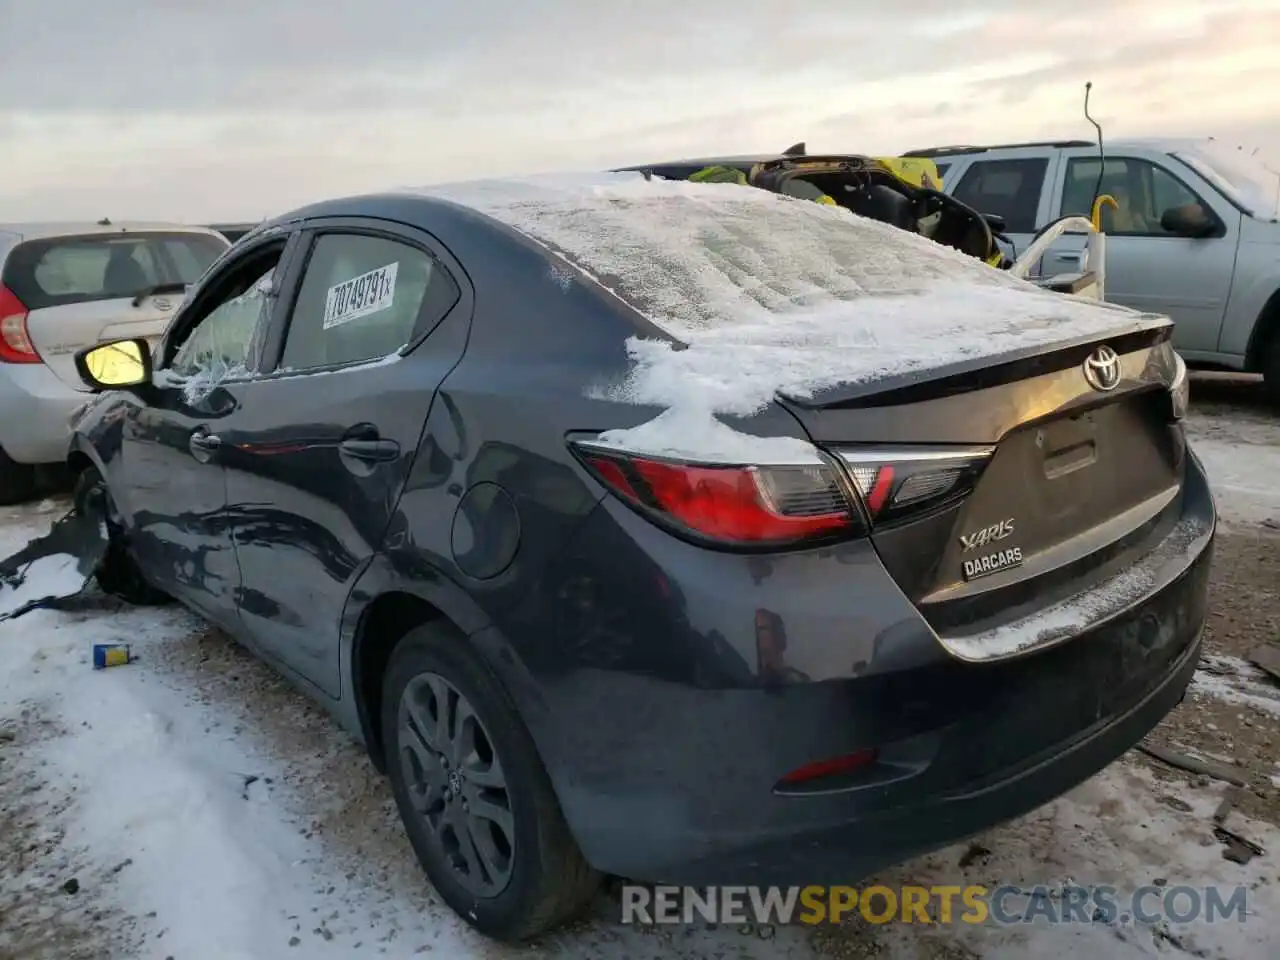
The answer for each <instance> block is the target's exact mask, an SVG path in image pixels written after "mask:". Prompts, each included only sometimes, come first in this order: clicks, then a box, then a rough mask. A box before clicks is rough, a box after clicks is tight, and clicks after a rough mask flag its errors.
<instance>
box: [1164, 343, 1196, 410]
mask: <svg viewBox="0 0 1280 960" xmlns="http://www.w3.org/2000/svg"><path fill="white" fill-rule="evenodd" d="M1169 403H1170V406H1171V407H1172V410H1173V419H1175V420H1181V419H1182V418H1183V417H1185V416H1186V415H1187V408H1188V407H1189V406H1190V405H1191V381H1190V380H1189V379H1188V377H1187V364H1186V361H1185V360H1183V359H1182V357H1181V356H1180V355H1179V354H1178V352H1177V351H1176V350H1175V351H1174V354H1173V379H1172V380H1171V381H1170V382H1169Z"/></svg>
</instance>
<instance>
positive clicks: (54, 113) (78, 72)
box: [0, 0, 1280, 219]
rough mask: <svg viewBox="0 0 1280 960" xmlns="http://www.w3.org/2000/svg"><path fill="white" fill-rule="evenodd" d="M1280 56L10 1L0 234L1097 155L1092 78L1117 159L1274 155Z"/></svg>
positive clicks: (1000, 35) (1046, 9) (399, 14)
mask: <svg viewBox="0 0 1280 960" xmlns="http://www.w3.org/2000/svg"><path fill="white" fill-rule="evenodd" d="M1277 38H1280V11H1277V10H1276V8H1275V3H1274V0H1215V3H1214V4H1212V5H1210V4H1205V3H1202V2H1198V0H1166V2H1155V0H1109V2H1103V0H1076V2H1074V3H1072V4H1067V5H1063V4H1061V3H1050V2H1048V0H1023V2H1022V3H1019V4H1009V3H1007V2H997V0H969V2H967V3H965V4H963V5H957V4H954V3H953V2H950V0H948V2H943V0H918V2H914V3H910V4H892V3H884V2H882V0H877V2H874V3H871V2H867V0H806V3H804V4H802V5H801V4H785V5H784V4H779V3H777V2H763V0H740V2H737V3H734V4H732V5H729V6H724V5H721V4H711V5H698V4H690V3H687V2H683V0H682V2H673V0H647V2H638V0H637V2H628V0H614V2H613V3H608V4H601V3H599V2H591V3H588V2H586V0H544V2H543V3H540V4H526V3H517V2H515V0H487V2H480V3H470V4H454V5H441V4H414V3H410V2H407V0H362V2H361V3H360V4H357V5H352V4H347V3H341V4H340V3H338V2H337V0H309V2H303V0H272V2H270V3H261V2H256V3H250V2H248V0H223V2H222V3H220V4H203V5H197V4H196V2H195V0H119V2H118V3H116V4H104V3H101V2H97V0H94V2H90V0H59V2H57V3H50V4H36V3H34V2H31V0H0V219H5V218H8V219H16V218H33V217H63V216H83V217H93V218H97V217H98V216H101V215H102V214H103V212H104V211H105V212H109V213H110V215H112V216H113V217H125V216H156V217H165V218H186V219H215V218H216V219H230V218H237V217H256V216H260V215H262V214H263V213H265V212H278V211H281V210H284V209H287V208H289V207H292V206H296V205H298V204H300V203H303V202H307V201H309V200H312V199H316V198H318V197H323V196H326V195H333V194H343V193H353V192H359V191H363V190H372V189H378V188H380V187H385V186H389V185H393V184H401V183H414V182H417V183H421V182H428V181H431V180H438V179H449V178H456V177H467V176H471V175H476V176H487V175H494V174H502V173H509V172H519V171H522V170H529V169H537V170H545V169H553V168H561V167H600V166H609V165H620V164H624V163H631V162H644V161H651V160H660V159H665V158H674V157H681V156H691V155H692V156H697V155H708V154H715V153H722V152H730V153H741V152H752V151H769V150H780V149H782V148H783V147H785V146H787V145H788V144H790V143H793V142H795V141H796V140H807V141H808V142H809V145H810V148H811V149H826V150H865V151H885V152H887V151H896V150H902V149H907V148H910V147H918V146H924V145H928V144H932V143H954V142H957V141H965V142H972V141H974V140H979V141H1001V140H1004V141H1008V140H1015V139H1020V138H1023V137H1063V136H1090V135H1091V134H1092V130H1091V128H1089V127H1087V125H1085V124H1084V121H1083V117H1082V116H1081V112H1080V101H1081V95H1082V93H1083V84H1084V81H1085V80H1087V79H1091V80H1093V81H1094V84H1095V87H1094V97H1095V104H1094V109H1095V112H1096V113H1097V114H1098V115H1099V116H1100V117H1101V118H1102V119H1103V121H1104V123H1105V124H1106V127H1107V130H1108V135H1109V136H1110V135H1114V136H1123V135H1127V134H1129V133H1142V134H1151V133H1170V134H1184V133H1215V132H1216V133H1218V134H1219V135H1220V136H1225V135H1226V134H1227V133H1228V132H1230V133H1231V134H1232V135H1238V136H1242V137H1246V138H1256V139H1255V140H1253V141H1251V142H1259V143H1263V144H1264V147H1265V148H1267V149H1270V150H1273V151H1274V154H1275V155H1276V156H1280V142H1276V139H1275V138H1276V131H1277V130H1280V124H1278V123H1277V120H1280V107H1277V106H1276V104H1275V103H1274V98H1273V97H1271V96H1270V95H1269V94H1267V95H1265V96H1264V93H1265V92H1267V91H1271V90H1274V89H1276V86H1277V81H1280V73H1278V71H1280V40H1277ZM1244 75H1247V76H1248V77H1249V82H1248V83H1241V82H1240V77H1241V76H1244ZM1268 135H1270V138H1271V139H1268Z"/></svg>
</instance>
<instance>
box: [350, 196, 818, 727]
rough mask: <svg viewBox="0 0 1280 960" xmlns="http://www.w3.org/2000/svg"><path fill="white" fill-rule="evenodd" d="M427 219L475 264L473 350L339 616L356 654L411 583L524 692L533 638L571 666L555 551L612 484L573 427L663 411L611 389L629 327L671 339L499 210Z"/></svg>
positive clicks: (623, 362) (631, 332) (790, 431)
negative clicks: (368, 620) (385, 608)
mask: <svg viewBox="0 0 1280 960" xmlns="http://www.w3.org/2000/svg"><path fill="white" fill-rule="evenodd" d="M422 226H423V227H424V228H425V229H430V230H431V232H432V233H433V234H435V235H436V236H437V237H438V238H439V239H440V240H441V242H442V243H444V244H445V245H446V246H447V247H448V248H449V249H450V251H451V252H452V253H453V254H454V256H455V257H456V258H457V260H458V261H459V262H460V263H461V264H462V265H463V267H464V268H465V269H466V271H467V272H468V275H469V276H470V279H471V281H472V285H473V287H474V290H475V307H474V313H473V317H472V321H471V327H470V330H469V332H468V342H467V347H466V352H465V354H464V355H463V358H462V360H461V361H460V362H459V363H458V364H457V366H456V367H455V368H454V369H453V370H452V372H451V373H450V374H449V375H448V376H447V377H446V378H445V380H444V382H443V384H442V385H441V387H440V390H439V392H438V394H437V396H436V401H435V403H434V404H433V405H432V407H431V411H430V414H429V417H428V421H427V424H426V426H425V429H424V430H423V434H422V438H421V441H420V445H419V449H418V451H417V454H416V456H415V458H414V463H413V468H412V471H411V474H410V477H409V480H408V482H407V484H406V486H405V490H404V492H403V494H402V495H401V498H400V501H399V503H398V504H397V506H396V509H395V512H394V515H393V517H392V520H391V524H390V527H389V532H388V535H387V538H386V541H385V543H384V546H383V550H382V551H381V553H380V555H379V556H378V557H377V558H376V559H375V561H374V563H373V565H372V566H371V567H370V568H369V570H368V571H367V572H366V574H365V575H364V576H363V577H362V578H361V580H360V582H359V583H358V584H357V586H356V588H355V590H354V591H353V594H352V596H351V599H350V601H349V603H348V608H347V610H346V611H345V613H344V617H343V621H344V622H343V643H344V651H343V659H344V663H348V664H349V663H352V659H351V658H352V657H353V656H354V655H355V640H356V635H357V632H358V626H359V623H360V618H361V615H362V613H363V611H364V609H365V608H366V607H367V605H368V604H369V603H370V602H371V601H372V600H373V599H375V598H376V597H377V596H378V595H379V594H380V593H382V592H385V591H391V590H396V591H406V592H410V593H412V594H414V595H416V596H418V597H420V598H422V599H424V600H426V601H427V602H429V603H431V604H433V605H434V606H436V607H437V608H438V609H439V610H441V611H442V612H443V613H444V614H445V615H446V616H448V617H449V618H450V619H451V620H452V621H453V622H454V623H455V624H456V625H457V626H459V627H460V628H461V629H462V630H463V631H464V632H465V633H467V634H470V635H473V636H476V637H477V638H478V641H477V642H481V641H482V647H483V650H484V652H485V654H486V655H487V657H488V659H489V661H490V663H491V664H492V665H493V666H494V667H495V669H496V670H497V671H498V672H499V674H500V675H502V676H503V678H504V680H505V681H506V683H507V686H508V689H509V690H511V691H512V692H513V695H515V696H516V697H517V699H518V700H523V699H524V697H525V696H526V694H527V695H529V696H532V695H533V694H532V686H531V685H530V684H529V683H528V682H527V678H528V672H527V671H528V667H527V661H528V660H529V659H530V658H532V660H533V661H535V662H541V663H543V664H545V663H547V662H548V657H547V651H546V650H538V649H536V648H538V647H539V646H540V645H542V644H543V643H548V644H551V645H553V646H556V645H557V644H564V645H565V647H561V648H559V649H558V650H557V653H556V654H555V655H552V656H551V657H550V661H553V662H555V663H556V664H557V669H561V668H568V667H569V664H570V663H571V662H572V653H571V651H568V650H567V646H568V645H569V644H570V643H571V640H572V638H568V637H564V638H562V637H557V636H555V630H554V624H555V609H556V605H557V602H558V600H559V599H560V596H561V593H562V583H561V580H560V578H561V577H562V576H563V574H562V572H561V571H560V570H559V568H558V566H557V563H556V561H557V558H559V557H560V556H561V555H562V553H563V552H564V551H565V550H566V548H567V547H568V546H569V545H570V544H571V543H572V542H573V540H574V538H575V536H576V535H577V533H578V532H579V530H580V528H581V526H582V524H583V521H584V520H585V519H586V518H587V517H588V516H590V515H591V513H592V511H593V510H595V509H596V507H597V505H598V504H599V503H600V500H601V499H602V498H603V497H604V496H605V490H604V488H603V487H601V486H600V485H599V484H598V483H597V482H596V481H595V480H594V479H592V478H591V477H590V476H589V475H588V474H587V473H586V472H585V471H584V470H583V469H582V468H581V466H580V465H579V464H578V462H577V461H576V459H575V458H574V457H573V455H572V454H571V453H570V451H569V447H568V444H567V440H568V436H569V434H570V433H572V432H576V431H586V432H592V431H599V430H606V429H611V428H619V427H623V428H625V427H628V426H633V425H636V424H639V423H641V422H644V421H645V420H648V419H650V418H652V417H654V416H656V415H657V414H658V413H659V412H660V410H659V409H657V408H654V407H648V406H641V405H636V404H632V403H629V402H626V401H625V400H622V399H614V398H613V397H612V395H611V391H612V390H613V389H615V388H617V387H619V386H620V385H621V384H622V383H623V382H624V381H625V379H626V376H627V373H628V371H629V370H630V367H631V358H630V356H629V353H628V349H627V339H628V338H629V337H633V336H649V337H654V338H662V337H663V336H664V335H663V334H662V333H661V332H660V331H659V330H657V329H656V328H653V327H651V326H650V325H648V324H647V323H646V322H645V321H644V320H643V319H642V318H640V317H639V316H638V315H636V314H634V313H633V312H632V311H631V309H630V308H629V307H627V306H626V305H625V304H623V303H622V302H621V301H619V300H618V299H617V298H615V297H613V296H612V295H610V294H608V293H607V292H605V291H604V290H603V289H602V288H600V287H599V286H598V285H596V284H595V283H594V282H593V281H591V280H590V279H588V278H587V277H586V276H585V275H583V274H581V273H580V272H578V271H577V270H576V269H574V268H572V267H571V266H569V265H568V264H567V263H565V262H564V261H562V260H560V259H559V258H558V257H556V256H555V255H553V254H550V253H549V252H548V251H547V250H545V249H544V248H542V247H540V246H538V245H536V244H535V243H533V242H532V241H530V240H528V239H526V238H523V237H521V236H520V235H519V234H516V233H514V232H513V231H509V230H507V229H506V228H504V227H500V226H498V225H496V224H494V223H493V222H492V221H489V220H487V219H485V218H482V217H479V216H478V215H475V214H470V213H462V212H460V213H458V214H457V215H456V216H454V217H451V218H450V219H449V222H447V223H442V224H431V225H428V224H425V223H424V224H422ZM433 336H434V335H433ZM757 420H758V422H757V421H753V428H754V429H756V430H764V431H768V432H775V433H778V434H780V435H788V436H796V437H804V433H803V431H802V430H801V428H800V426H799V424H798V423H797V422H796V421H795V419H794V418H793V417H791V415H790V414H788V413H786V412H785V411H782V410H781V409H774V410H771V411H770V412H768V413H766V414H765V415H764V416H763V417H762V418H757ZM513 545H514V546H513ZM562 657H563V659H562ZM351 674H352V671H347V677H348V678H350V676H351ZM347 682H348V684H349V683H350V680H349V679H348V681H347ZM348 690H350V687H348ZM523 705H524V706H525V707H526V708H528V707H530V706H533V705H532V704H530V703H528V702H527V701H526V702H525V703H524V704H523ZM526 715H528V712H527V710H526Z"/></svg>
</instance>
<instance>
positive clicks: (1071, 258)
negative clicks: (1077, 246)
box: [1053, 250, 1084, 266]
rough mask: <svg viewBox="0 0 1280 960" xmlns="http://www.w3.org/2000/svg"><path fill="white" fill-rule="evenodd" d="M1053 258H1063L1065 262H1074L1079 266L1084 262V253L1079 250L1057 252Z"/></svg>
mask: <svg viewBox="0 0 1280 960" xmlns="http://www.w3.org/2000/svg"><path fill="white" fill-rule="evenodd" d="M1053 259H1055V260H1061V261H1062V262H1063V263H1074V264H1075V265H1076V266H1079V265H1080V264H1081V263H1083V262H1084V254H1083V253H1081V252H1080V251H1079V250H1075V251H1070V252H1067V253H1055V254H1054V255H1053Z"/></svg>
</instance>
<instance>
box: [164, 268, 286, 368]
mask: <svg viewBox="0 0 1280 960" xmlns="http://www.w3.org/2000/svg"><path fill="white" fill-rule="evenodd" d="M274 275H275V267H274V266H272V267H271V268H270V269H268V270H266V271H265V272H264V273H263V274H262V275H261V276H259V277H258V279H257V280H255V281H254V282H253V283H251V284H250V285H249V287H248V289H246V290H245V291H244V292H243V293H241V294H240V295H239V296H236V297H232V298H231V299H230V300H227V301H226V302H224V303H222V304H219V305H218V307H216V308H215V309H214V310H213V312H212V313H210V314H209V315H208V316H207V317H205V318H204V320H202V321H201V322H200V324H199V325H198V326H197V327H196V328H195V329H194V330H193V331H191V335H190V336H189V337H188V338H187V340H186V342H185V343H183V344H182V346H181V348H180V349H179V350H178V354H177V356H175V357H174V358H173V363H172V364H171V365H170V368H169V369H170V372H171V373H173V374H174V375H176V376H178V377H182V378H199V379H201V380H209V381H211V382H217V381H218V380H221V379H222V378H224V377H227V376H235V375H237V374H243V373H247V372H248V362H249V358H250V357H251V356H253V353H254V351H255V350H256V348H257V347H258V338H259V337H261V336H262V335H263V333H264V332H265V327H266V318H267V316H268V315H269V303H270V298H269V296H268V295H269V293H270V291H271V281H272V278H273V277H274Z"/></svg>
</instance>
